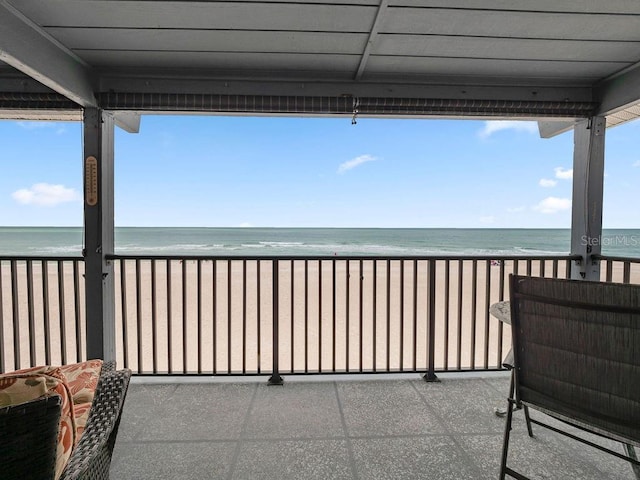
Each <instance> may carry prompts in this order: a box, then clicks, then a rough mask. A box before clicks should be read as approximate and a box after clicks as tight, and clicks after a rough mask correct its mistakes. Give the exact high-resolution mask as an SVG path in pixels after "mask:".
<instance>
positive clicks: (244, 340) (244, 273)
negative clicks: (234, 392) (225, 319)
mask: <svg viewBox="0 0 640 480" xmlns="http://www.w3.org/2000/svg"><path fill="white" fill-rule="evenodd" d="M198 317H199V315H198ZM198 322H199V320H198ZM246 373H247V261H246V260H242V374H243V375H244V374H246Z"/></svg>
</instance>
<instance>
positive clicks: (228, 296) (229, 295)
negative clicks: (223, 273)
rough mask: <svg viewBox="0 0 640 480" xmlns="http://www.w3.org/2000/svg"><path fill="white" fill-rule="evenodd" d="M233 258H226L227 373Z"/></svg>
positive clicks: (230, 370)
mask: <svg viewBox="0 0 640 480" xmlns="http://www.w3.org/2000/svg"><path fill="white" fill-rule="evenodd" d="M232 262H233V260H227V373H231V372H232V368H231V362H232V359H231V345H232V340H231V337H232V334H231V329H232V315H231V313H232V312H231V304H232V300H233V297H232V295H231V285H232V284H231V276H232V271H231V266H232V265H231V264H232Z"/></svg>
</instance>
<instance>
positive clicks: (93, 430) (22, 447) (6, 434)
mask: <svg viewBox="0 0 640 480" xmlns="http://www.w3.org/2000/svg"><path fill="white" fill-rule="evenodd" d="M130 378H131V371H130V370H119V371H116V370H114V365H113V364H108V363H105V365H104V366H103V368H102V372H101V374H100V379H99V381H98V386H97V388H96V392H95V395H94V399H93V403H92V404H91V411H90V413H89V418H88V419H87V424H86V427H85V430H84V433H83V434H82V437H80V441H79V442H78V444H77V445H76V447H75V448H74V450H73V453H72V454H71V457H70V459H69V462H68V463H67V465H66V466H65V469H64V471H63V472H62V475H61V477H60V480H84V479H92V480H93V479H98V480H100V479H108V478H109V466H110V464H111V455H112V452H113V447H114V445H115V441H116V435H117V433H118V427H119V425H120V417H121V414H122V408H123V405H124V400H125V397H126V393H127V389H128V386H129V379H130ZM61 403H62V401H61V398H60V396H59V395H51V396H45V397H41V398H39V399H37V400H33V401H31V402H26V403H23V404H20V405H12V406H9V407H2V408H0V478H2V479H3V480H5V479H6V480H9V479H20V480H25V479H26V480H30V479H33V480H43V479H52V478H54V470H55V454H56V445H57V437H58V428H59V423H60V412H61Z"/></svg>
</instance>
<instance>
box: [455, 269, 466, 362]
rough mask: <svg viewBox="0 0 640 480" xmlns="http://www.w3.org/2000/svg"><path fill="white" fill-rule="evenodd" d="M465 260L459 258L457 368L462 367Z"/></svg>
mask: <svg viewBox="0 0 640 480" xmlns="http://www.w3.org/2000/svg"><path fill="white" fill-rule="evenodd" d="M463 275H464V260H458V339H457V340H458V342H457V345H456V348H457V351H456V368H458V369H459V368H462V287H463V285H464V283H463Z"/></svg>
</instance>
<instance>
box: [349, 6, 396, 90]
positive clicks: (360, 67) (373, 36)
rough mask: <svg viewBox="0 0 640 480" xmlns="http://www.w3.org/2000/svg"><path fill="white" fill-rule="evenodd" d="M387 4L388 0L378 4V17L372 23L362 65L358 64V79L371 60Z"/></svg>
mask: <svg viewBox="0 0 640 480" xmlns="http://www.w3.org/2000/svg"><path fill="white" fill-rule="evenodd" d="M387 5H388V1H387V0H380V5H378V11H377V12H376V18H375V20H374V21H373V25H371V30H370V31H369V38H368V39H367V45H366V46H365V47H364V52H362V57H360V65H358V71H357V72H356V76H355V79H356V80H360V79H361V78H362V75H364V70H365V68H366V67H367V61H368V60H369V56H370V55H371V49H372V48H373V42H375V39H376V36H377V35H378V30H379V29H380V23H381V22H382V18H383V17H384V14H385V12H386V10H387Z"/></svg>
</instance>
